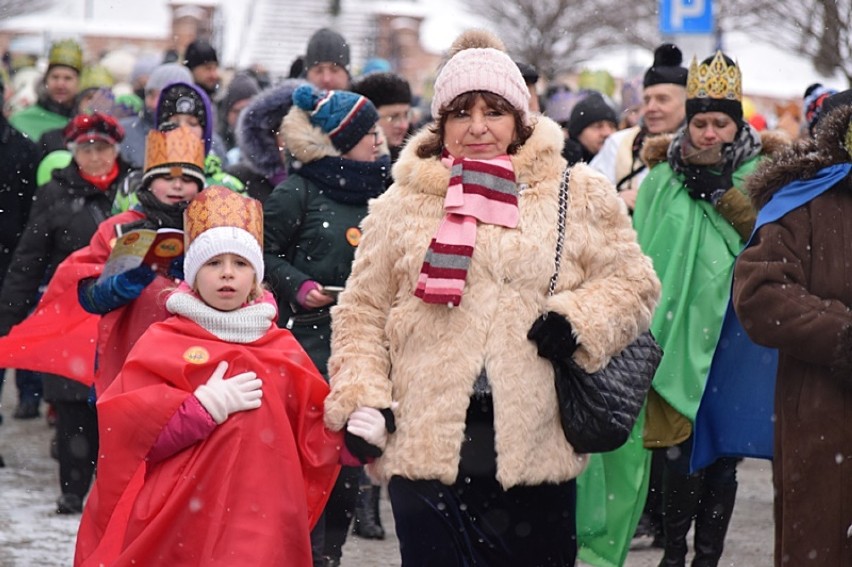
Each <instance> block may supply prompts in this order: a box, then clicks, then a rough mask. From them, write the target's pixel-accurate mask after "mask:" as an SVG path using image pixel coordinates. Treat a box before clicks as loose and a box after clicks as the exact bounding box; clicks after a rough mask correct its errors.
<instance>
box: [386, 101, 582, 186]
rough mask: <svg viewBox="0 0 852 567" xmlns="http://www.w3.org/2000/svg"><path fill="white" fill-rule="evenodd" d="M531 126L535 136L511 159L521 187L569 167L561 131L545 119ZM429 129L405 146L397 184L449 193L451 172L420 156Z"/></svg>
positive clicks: (396, 170)
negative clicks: (563, 155) (565, 157)
mask: <svg viewBox="0 0 852 567" xmlns="http://www.w3.org/2000/svg"><path fill="white" fill-rule="evenodd" d="M532 125H533V133H532V136H530V137H529V139H528V140H527V141H526V142H525V143H524V145H523V146H521V148H520V149H519V150H518V152H517V153H516V154H515V155H513V156H511V158H512V166H513V167H514V170H515V176H516V177H517V180H518V183H520V184H527V185H536V184H538V183H541V182H542V181H544V180H546V179H553V178H554V176H556V177H557V178H558V176H559V175H561V172H562V169H564V168H565V164H566V162H565V160H564V159H562V145H563V143H564V139H565V136H564V135H563V133H562V128H561V127H560V126H559V125H558V124H557V123H556V122H554V121H553V120H551V119H550V118H547V117H546V116H536V117H534V118H532ZM429 128H431V125H429V126H427V127H425V128H422V129H421V130H420V131H419V132H417V133H416V134H415V135H414V136H413V137H412V138H411V139H410V140H409V141H408V143H407V144H406V145H405V147H404V148H403V150H402V152H401V153H400V156H399V160H398V161H397V162H396V164H395V165H394V167H393V178H394V180H395V181H396V182H397V184H398V185H401V186H405V187H416V188H417V189H418V190H419V191H422V192H424V193H430V194H434V195H443V194H445V193H446V191H447V183H448V181H449V175H450V172H449V170H447V168H446V167H444V166H443V164H442V163H441V160H440V159H438V158H434V159H427V160H424V159H419V158H418V157H417V149H418V148H419V147H420V146H422V145H424V144H425V143H426V140H427V139H429V138H430V137H431V136H432V134H431V133H430V132H429Z"/></svg>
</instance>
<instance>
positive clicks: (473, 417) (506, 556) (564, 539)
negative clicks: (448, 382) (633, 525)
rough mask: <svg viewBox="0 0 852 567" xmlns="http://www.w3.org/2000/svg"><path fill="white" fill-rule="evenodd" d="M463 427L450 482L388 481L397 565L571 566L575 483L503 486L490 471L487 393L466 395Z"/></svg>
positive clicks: (490, 421)
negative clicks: (455, 471)
mask: <svg viewBox="0 0 852 567" xmlns="http://www.w3.org/2000/svg"><path fill="white" fill-rule="evenodd" d="M466 426H467V427H466V441H465V444H464V446H463V448H462V464H461V466H460V470H461V472H460V474H459V476H458V478H457V479H456V482H455V483H454V484H452V485H451V486H447V485H445V484H442V483H441V482H439V481H437V480H410V479H407V478H403V477H400V476H394V477H393V478H391V479H390V482H389V484H388V492H389V494H390V499H391V506H392V507H393V516H394V521H395V523H396V534H397V537H398V538H399V545H400V553H401V555H402V567H434V566H436V565H439V566H440V567H570V566H572V565H574V563H575V561H576V557H577V535H576V532H577V527H576V521H575V515H576V509H577V486H576V482H575V481H573V480H572V481H569V482H564V483H559V484H540V485H537V486H515V487H512V488H510V489H508V490H504V489H503V488H502V486H500V483H498V482H497V480H496V478H495V476H494V474H493V473H494V467H493V463H494V461H493V460H492V459H494V458H495V456H496V455H494V452H493V446H494V427H493V410H492V407H491V403H490V398H486V399H485V400H478V399H472V400H471V404H470V407H469V409H468V415H467V423H466ZM530 466H535V463H530Z"/></svg>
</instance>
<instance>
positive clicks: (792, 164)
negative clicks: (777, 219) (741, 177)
mask: <svg viewBox="0 0 852 567" xmlns="http://www.w3.org/2000/svg"><path fill="white" fill-rule="evenodd" d="M850 120H852V106H844V107H840V108H838V109H836V110H834V111H832V112H830V113H829V114H827V115H826V116H823V117H822V118H821V119H820V121H819V124H818V125H817V128H816V131H815V132H814V136H815V137H814V138H813V139H808V140H802V141H799V142H796V143H794V144H792V145H790V146H788V147H787V148H786V149H785V150H784V151H783V152H781V153H779V154H778V155H777V156H774V159H773V160H772V161H765V162H763V163H761V164H760V165H759V166H758V168H757V169H756V170H755V172H754V174H753V175H752V176H751V177H750V178H749V179H748V182H747V183H746V188H747V190H748V193H749V195H750V196H751V200H752V203H754V206H755V207H756V208H757V209H760V208H761V207H762V206H763V205H765V204H766V203H767V202H768V201H769V199H770V198H771V197H772V195H774V194H775V192H776V191H778V190H779V189H781V188H782V187H784V186H785V185H787V184H789V183H792V182H793V181H796V180H799V179H808V178H810V177H813V176H814V175H815V174H816V173H817V172H818V171H819V170H821V169H823V168H826V167H828V166H830V165H837V164H840V163H847V162H849V161H850V159H852V158H850V155H849V152H848V151H847V150H846V148H845V147H844V145H843V140H844V138H845V136H846V130H847V128H848V127H849V121H850Z"/></svg>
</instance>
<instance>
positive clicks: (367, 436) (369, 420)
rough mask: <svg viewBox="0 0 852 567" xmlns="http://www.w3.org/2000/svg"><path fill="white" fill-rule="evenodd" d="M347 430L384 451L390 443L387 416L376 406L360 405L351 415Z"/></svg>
mask: <svg viewBox="0 0 852 567" xmlns="http://www.w3.org/2000/svg"><path fill="white" fill-rule="evenodd" d="M346 431H348V432H349V433H351V434H352V435H357V436H358V437H360V438H361V439H363V440H364V441H366V442H367V443H369V444H370V445H373V446H374V447H378V448H379V449H381V450H382V451H384V450H385V447H386V446H387V444H388V430H387V428H386V427H385V417H384V416H383V415H382V413H381V412H380V411H379V410H377V409H375V408H368V407H360V408H358V409H356V410H355V411H353V412H352V415H350V416H349V423H347V425H346Z"/></svg>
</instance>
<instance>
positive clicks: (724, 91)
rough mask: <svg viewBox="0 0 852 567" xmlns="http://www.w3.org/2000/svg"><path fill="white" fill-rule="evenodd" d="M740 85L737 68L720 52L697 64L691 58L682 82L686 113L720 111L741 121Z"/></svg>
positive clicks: (739, 75) (741, 87)
mask: <svg viewBox="0 0 852 567" xmlns="http://www.w3.org/2000/svg"><path fill="white" fill-rule="evenodd" d="M742 98H743V84H742V73H741V72H740V68H739V67H738V66H737V64H736V63H734V62H733V61H732V60H731V59H729V58H728V57H726V56H725V54H724V53H722V52H721V51H717V52H716V54H715V55H714V56H713V57H712V59H711V58H709V57H708V58H707V59H705V60H704V61H703V62H702V63H701V64H699V63H698V60H697V59H696V58H695V57H693V58H692V63H691V64H690V66H689V76H688V77H687V81H686V115H687V118H688V119H689V118H691V117H692V116H694V115H695V114H697V113H699V112H714V111H716V112H724V113H725V114H728V115H730V116H731V117H732V118H734V119H735V120H742V114H743V113H742Z"/></svg>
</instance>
